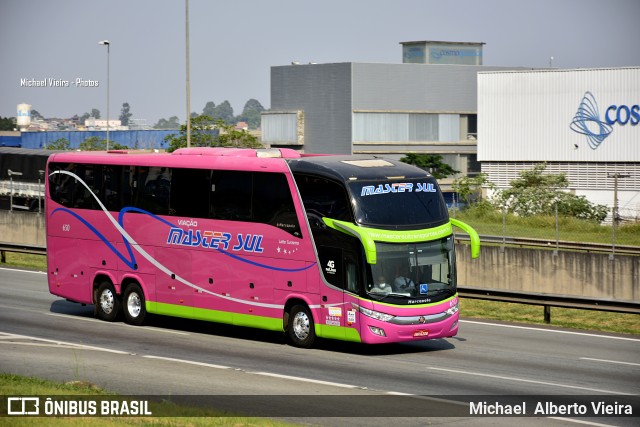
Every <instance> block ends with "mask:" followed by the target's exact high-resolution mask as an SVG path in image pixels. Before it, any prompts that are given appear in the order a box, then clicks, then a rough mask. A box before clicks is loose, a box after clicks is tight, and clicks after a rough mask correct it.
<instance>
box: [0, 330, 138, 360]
mask: <svg viewBox="0 0 640 427" xmlns="http://www.w3.org/2000/svg"><path fill="white" fill-rule="evenodd" d="M2 334H4V337H9V338H15V339H22V340H31V341H36V342H35V343H21V342H16V341H1V342H0V344H18V345H27V344H28V345H37V344H38V342H43V343H47V345H51V344H55V345H59V346H70V347H72V348H76V349H81V350H93V351H103V352H107V353H114V354H124V355H132V354H133V353H129V352H126V351H121V350H113V349H110V348H104V347H95V346H92V345H85V344H75V343H70V342H65V341H58V340H48V339H46V338H38V337H30V336H28V335H18V334H11V333H7V332H2Z"/></svg>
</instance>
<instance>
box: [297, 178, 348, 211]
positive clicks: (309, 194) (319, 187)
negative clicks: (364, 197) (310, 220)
mask: <svg viewBox="0 0 640 427" xmlns="http://www.w3.org/2000/svg"><path fill="white" fill-rule="evenodd" d="M295 179H296V184H297V185H298V188H299V190H300V195H301V196H302V202H303V203H304V207H305V209H306V210H307V212H308V213H312V214H315V215H319V216H322V217H328V218H333V219H338V220H341V221H347V222H354V217H353V211H352V209H351V203H350V202H349V198H348V196H347V192H346V190H345V189H344V187H343V186H342V185H340V184H338V183H336V182H333V181H329V180H327V179H325V178H319V177H314V176H309V175H297V176H295Z"/></svg>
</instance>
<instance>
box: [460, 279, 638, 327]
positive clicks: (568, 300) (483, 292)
mask: <svg viewBox="0 0 640 427" xmlns="http://www.w3.org/2000/svg"><path fill="white" fill-rule="evenodd" d="M458 295H459V296H460V297H461V298H470V299H480V300H486V301H500V302H511V303H516V304H528V305H540V306H543V307H544V322H545V323H551V307H562V308H577V309H581V310H598V311H609V312H615V313H630V314H640V302H636V301H616V300H611V299H602V298H597V299H596V298H584V297H574V296H567V295H551V294H539V293H530V292H513V291H505V290H498V289H483V288H471V287H464V286H458Z"/></svg>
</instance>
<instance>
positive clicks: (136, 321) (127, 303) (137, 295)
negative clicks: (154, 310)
mask: <svg viewBox="0 0 640 427" xmlns="http://www.w3.org/2000/svg"><path fill="white" fill-rule="evenodd" d="M122 304H123V308H124V321H125V322H127V323H128V324H130V325H136V326H140V325H142V323H144V319H145V317H147V309H146V306H145V299H144V293H143V292H142V288H140V286H139V285H138V284H137V283H132V284H130V285H129V286H127V288H126V289H125V291H124V295H123V297H122Z"/></svg>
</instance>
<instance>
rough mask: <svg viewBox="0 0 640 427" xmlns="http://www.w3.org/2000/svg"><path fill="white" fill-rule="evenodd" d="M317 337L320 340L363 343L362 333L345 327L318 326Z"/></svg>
mask: <svg viewBox="0 0 640 427" xmlns="http://www.w3.org/2000/svg"><path fill="white" fill-rule="evenodd" d="M315 329H316V335H317V336H319V337H320V338H331V339H334V340H341V341H351V342H361V341H362V339H361V338H360V333H359V332H358V331H357V330H356V329H354V328H345V327H343V326H332V325H316V327H315Z"/></svg>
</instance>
